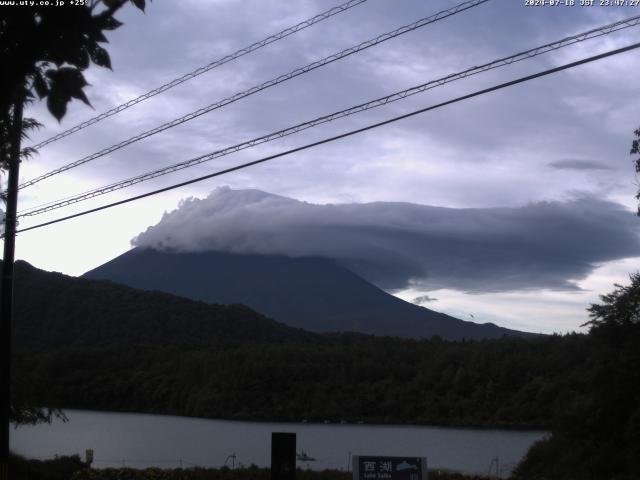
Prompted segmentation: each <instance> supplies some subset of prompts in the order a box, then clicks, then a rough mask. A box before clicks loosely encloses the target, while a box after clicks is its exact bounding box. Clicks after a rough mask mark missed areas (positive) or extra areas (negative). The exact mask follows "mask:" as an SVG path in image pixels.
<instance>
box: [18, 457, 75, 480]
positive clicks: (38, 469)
mask: <svg viewBox="0 0 640 480" xmlns="http://www.w3.org/2000/svg"><path fill="white" fill-rule="evenodd" d="M84 469H86V465H85V464H84V463H83V462H82V461H81V460H80V457H78V456H77V455H74V456H72V457H60V458H56V459H52V460H27V459H25V458H22V457H20V456H18V455H11V457H10V458H9V472H10V478H11V480H69V479H70V478H72V477H73V474H74V473H76V472H79V471H82V470H84Z"/></svg>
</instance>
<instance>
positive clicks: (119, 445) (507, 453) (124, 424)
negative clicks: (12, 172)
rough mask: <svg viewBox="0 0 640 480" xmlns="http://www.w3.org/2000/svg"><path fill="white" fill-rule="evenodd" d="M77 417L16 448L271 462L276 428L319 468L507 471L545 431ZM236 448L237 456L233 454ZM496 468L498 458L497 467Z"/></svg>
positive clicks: (20, 438) (102, 457)
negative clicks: (385, 465)
mask: <svg viewBox="0 0 640 480" xmlns="http://www.w3.org/2000/svg"><path fill="white" fill-rule="evenodd" d="M65 413H66V415H67V417H68V418H69V421H68V422H67V423H63V422H61V421H58V420H56V421H54V423H53V424H52V425H36V426H24V427H19V428H17V429H13V428H12V430H11V448H12V450H14V451H15V452H16V453H19V454H21V455H24V456H26V457H30V458H48V457H52V456H54V455H71V454H80V455H81V456H82V457H83V458H84V451H85V450H86V449H88V448H91V449H93V450H94V452H95V454H94V458H95V460H94V467H96V468H103V467H121V466H123V465H125V466H128V467H135V468H142V467H148V466H157V467H165V468H175V467H178V466H180V465H182V466H183V467H185V468H186V467H189V466H194V465H197V466H205V467H220V466H222V465H224V463H225V461H227V465H229V466H231V465H232V462H235V465H236V466H238V464H241V465H243V466H249V465H251V464H256V465H258V466H261V467H268V466H269V464H270V458H271V453H270V452H271V432H295V433H296V434H297V448H298V451H299V452H300V451H302V450H304V451H305V452H306V453H307V454H308V455H309V456H310V457H313V458H315V459H316V461H312V462H311V461H310V462H298V465H299V466H300V467H301V468H310V469H313V470H324V469H339V470H346V469H347V468H348V465H349V459H350V456H351V455H352V454H353V455H398V456H415V457H427V462H428V465H429V469H450V470H457V471H461V472H466V473H476V474H485V475H486V474H487V472H488V471H489V466H490V464H491V462H492V460H493V459H495V458H498V459H499V464H500V471H501V472H502V474H503V475H504V476H505V477H506V476H507V474H508V473H509V472H510V471H511V469H513V468H514V467H515V465H516V464H517V463H518V461H519V460H520V459H521V458H522V457H523V456H524V454H525V453H526V451H527V449H528V448H529V447H530V446H531V445H532V444H533V443H534V442H536V441H537V440H540V439H541V438H543V437H544V436H545V435H546V433H545V432H541V431H526V432H517V431H505V430H468V429H459V428H439V427H424V426H405V425H384V426H383V425H335V424H329V425H324V424H306V423H267V422H264V423H256V422H237V421H225V420H206V419H199V418H187V417H175V416H168V415H144V414H128V413H108V412H93V411H79V410H67V411H65ZM233 454H235V459H234V458H228V457H229V456H230V455H233ZM493 472H495V464H494V467H493Z"/></svg>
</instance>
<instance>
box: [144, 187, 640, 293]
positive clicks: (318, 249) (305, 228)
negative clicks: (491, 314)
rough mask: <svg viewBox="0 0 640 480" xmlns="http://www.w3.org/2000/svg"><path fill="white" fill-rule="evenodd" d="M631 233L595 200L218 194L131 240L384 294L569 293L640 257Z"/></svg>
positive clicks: (620, 214) (628, 224) (617, 214)
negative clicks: (443, 202)
mask: <svg viewBox="0 0 640 480" xmlns="http://www.w3.org/2000/svg"><path fill="white" fill-rule="evenodd" d="M639 233H640V232H639V225H638V222H637V219H636V218H635V217H634V215H633V213H631V212H629V211H627V210H625V209H624V208H623V207H622V206H620V205H618V204H615V203H612V202H607V201H602V200H599V199H596V198H593V197H582V198H577V199H574V200H571V201H566V202H540V203H532V204H529V205H526V206H523V207H518V208H462V209H454V208H443V207H433V206H426V205H417V204H411V203H387V202H375V203H366V204H329V205H316V204H311V203H306V202H300V201H297V200H294V199H290V198H286V197H282V196H277V195H271V194H268V193H265V192H262V191H259V190H232V189H230V188H228V187H222V188H218V189H216V190H215V191H213V192H212V193H211V194H210V195H209V197H207V198H205V199H188V200H185V201H183V202H182V203H181V204H180V206H179V208H178V209H177V210H175V211H173V212H170V213H167V214H165V215H164V216H163V218H162V220H161V221H160V222H159V223H158V224H157V225H155V226H153V227H149V228H148V229H147V230H146V231H145V232H143V233H141V234H140V235H139V236H138V237H136V238H135V239H133V241H132V243H133V245H135V246H140V247H152V248H157V249H170V250H175V251H207V250H214V251H225V252H231V253H246V254H265V255H288V256H293V257H301V256H322V257H328V258H333V259H336V260H338V261H339V262H341V263H342V264H343V265H345V266H347V267H349V268H351V269H352V270H354V271H356V272H357V273H359V274H361V275H362V276H364V277H365V278H367V279H369V280H370V281H372V282H374V283H376V284H377V285H379V286H380V287H382V288H385V289H388V290H395V289H402V288H405V287H407V286H410V285H412V286H418V287H420V288H421V289H423V290H427V291H428V290H433V289H439V288H450V289H456V290H463V291H467V292H500V291H502V292H504V291H514V290H523V289H543V288H546V289H556V290H572V289H576V288H577V287H576V286H575V283H574V282H575V281H577V280H580V279H584V278H585V277H586V276H587V275H588V274H589V273H590V272H591V271H593V269H594V268H595V267H596V266H598V265H600V264H602V263H604V262H607V261H611V260H617V259H622V258H626V257H633V256H638V255H639V254H640V239H639V236H638V234H639Z"/></svg>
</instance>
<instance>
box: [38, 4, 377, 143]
mask: <svg viewBox="0 0 640 480" xmlns="http://www.w3.org/2000/svg"><path fill="white" fill-rule="evenodd" d="M366 1H367V0H349V1H348V2H345V3H343V4H341V5H338V6H337V7H333V8H332V9H330V10H327V11H326V12H322V13H320V14H318V15H316V16H314V17H311V18H308V19H307V20H304V21H303V22H300V23H298V24H297V25H294V26H292V27H288V28H285V29H284V30H282V31H280V32H278V33H276V34H273V35H270V36H268V37H267V38H265V39H263V40H260V41H259V42H255V43H252V44H251V45H249V46H248V47H244V48H241V49H240V50H237V51H235V52H233V53H230V54H229V55H225V56H224V57H222V58H219V59H218V60H214V61H213V62H211V63H209V64H208V65H205V66H203V67H200V68H197V69H195V70H193V71H191V72H189V73H185V74H184V75H182V76H181V77H178V78H175V79H173V80H171V81H170V82H167V83H165V84H164V85H161V86H159V87H157V88H154V89H153V90H151V91H149V92H147V93H144V94H142V95H140V96H138V97H136V98H134V99H132V100H129V101H128V102H125V103H123V104H121V105H118V106H117V107H113V108H112V109H110V110H107V111H106V112H103V113H101V114H100V115H97V116H95V117H93V118H90V119H88V120H85V121H84V122H82V123H79V124H78V125H75V126H74V127H71V128H69V129H68V130H65V131H64V132H60V133H58V134H57V135H54V136H53V137H50V138H47V139H46V140H43V141H42V142H40V143H38V144H37V145H34V146H33V147H32V148H35V149H38V148H42V147H44V146H45V145H48V144H50V143H53V142H55V141H57V140H60V139H61V138H64V137H67V136H69V135H71V134H73V133H76V132H78V131H80V130H82V129H84V128H87V127H88V126H90V125H93V124H94V123H98V122H100V121H101V120H104V119H105V118H109V117H111V116H112V115H115V114H116V113H120V112H122V111H123V110H126V109H127V108H130V107H133V106H134V105H136V104H138V103H140V102H144V101H145V100H147V99H149V98H151V97H154V96H156V95H158V94H160V93H162V92H166V91H167V90H169V89H171V88H173V87H176V86H178V85H180V84H182V83H184V82H186V81H188V80H191V79H192V78H195V77H197V76H199V75H202V74H203V73H206V72H208V71H210V70H213V69H214V68H217V67H220V66H221V65H224V64H225V63H229V62H231V61H233V60H236V59H238V58H240V57H243V56H244V55H247V54H249V53H251V52H255V51H256V50H258V49H260V48H262V47H266V46H267V45H269V44H271V43H273V42H276V41H278V40H282V39H283V38H286V37H288V36H289V35H293V34H294V33H297V32H299V31H300V30H304V29H305V28H308V27H310V26H312V25H315V24H316V23H319V22H322V21H323V20H326V19H328V18H331V17H332V16H334V15H337V14H339V13H342V12H345V11H347V10H349V9H350V8H353V7H355V6H357V5H360V4H361V3H364V2H366Z"/></svg>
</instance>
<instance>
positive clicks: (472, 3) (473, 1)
mask: <svg viewBox="0 0 640 480" xmlns="http://www.w3.org/2000/svg"><path fill="white" fill-rule="evenodd" d="M488 1H490V0H468V1H465V2H463V3H461V4H459V5H456V6H455V7H452V8H449V9H447V10H442V11H440V12H438V13H436V14H434V15H431V16H430V17H426V18H422V19H420V20H418V21H416V22H413V23H411V24H409V25H405V26H402V27H400V28H398V29H396V30H393V31H392V32H387V33H384V34H382V35H379V36H377V37H375V38H373V39H371V40H367V41H365V42H362V43H360V44H359V45H356V46H353V47H350V48H347V49H345V50H342V51H340V52H338V53H334V54H332V55H329V56H328V57H324V58H322V59H321V60H317V61H315V62H312V63H310V64H308V65H305V66H304V67H298V68H296V69H295V70H292V71H290V72H289V73H285V74H283V75H280V76H278V77H276V78H273V79H271V80H269V81H267V82H264V83H262V84H260V85H257V86H254V87H251V88H249V89H248V90H244V91H242V92H239V93H236V94H234V95H232V96H230V97H227V98H225V99H223V100H220V101H218V102H216V103H212V104H211V105H208V106H206V107H203V108H200V109H199V110H196V111H194V112H191V113H189V114H187V115H184V116H182V117H180V118H177V119H175V120H172V121H170V122H167V123H164V124H162V125H160V126H158V127H156V128H153V129H151V130H148V131H146V132H143V133H140V134H138V135H136V136H134V137H131V138H129V139H127V140H124V141H122V142H120V143H117V144H115V145H111V146H109V147H107V148H104V149H102V150H100V151H99V152H96V153H93V154H91V155H88V156H86V157H84V158H81V159H79V160H76V161H74V162H71V163H68V164H67V165H63V166H62V167H60V168H57V169H55V170H51V171H50V172H47V173H45V174H43V175H40V176H39V177H36V178H34V179H32V180H29V181H27V182H24V183H22V184H21V185H20V186H19V187H20V188H26V187H29V186H31V185H34V184H36V183H38V182H40V181H42V180H44V179H46V178H49V177H51V176H53V175H57V174H59V173H62V172H65V171H67V170H70V169H72V168H74V167H77V166H79V165H82V164H84V163H87V162H90V161H92V160H95V159H97V158H100V157H103V156H105V155H107V154H109V153H112V152H115V151H116V150H119V149H121V148H123V147H126V146H127V145H131V144H132V143H135V142H138V141H140V140H143V139H145V138H147V137H150V136H152V135H155V134H156V133H160V132H162V131H164V130H167V129H169V128H173V127H175V126H178V125H180V124H182V123H185V122H188V121H189V120H193V119H194V118H197V117H199V116H201V115H204V114H205V113H209V112H211V111H213V110H217V109H219V108H222V107H224V106H226V105H229V104H231V103H234V102H237V101H238V100H241V99H243V98H245V97H248V96H250V95H253V94H255V93H258V92H261V91H262V90H265V89H267V88H270V87H273V86H275V85H278V84H280V83H283V82H286V81H288V80H291V79H292V78H295V77H298V76H299V75H303V74H305V73H308V72H311V71H313V70H315V69H317V68H320V67H323V66H325V65H328V64H330V63H333V62H335V61H337V60H340V59H342V58H345V57H348V56H350V55H353V54H355V53H359V52H361V51H363V50H365V49H367V48H370V47H373V46H375V45H378V44H380V43H383V42H386V41H387V40H391V39H392V38H395V37H398V36H400V35H404V34H405V33H409V32H412V31H414V30H416V29H418V28H421V27H424V26H426V25H429V24H432V23H435V22H438V21H440V20H443V19H445V18H447V17H450V16H453V15H456V14H457V13H460V12H463V11H465V10H468V9H470V8H473V7H476V6H478V5H480V4H482V3H486V2H488Z"/></svg>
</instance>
